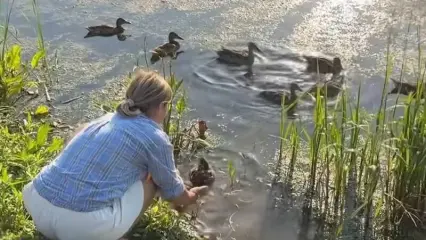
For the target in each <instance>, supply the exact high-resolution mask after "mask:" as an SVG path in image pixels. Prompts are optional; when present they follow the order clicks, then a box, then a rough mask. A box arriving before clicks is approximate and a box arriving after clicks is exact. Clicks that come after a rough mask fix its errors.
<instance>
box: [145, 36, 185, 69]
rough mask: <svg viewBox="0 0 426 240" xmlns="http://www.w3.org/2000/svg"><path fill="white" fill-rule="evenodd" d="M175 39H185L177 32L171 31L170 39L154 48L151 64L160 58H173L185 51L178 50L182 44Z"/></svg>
mask: <svg viewBox="0 0 426 240" xmlns="http://www.w3.org/2000/svg"><path fill="white" fill-rule="evenodd" d="M175 39H180V40H184V39H183V38H181V37H180V36H179V35H178V34H177V33H175V32H170V33H169V41H168V42H166V43H164V44H162V45H160V46H158V47H156V48H154V49H153V50H152V51H151V52H152V56H151V64H154V63H156V62H157V61H158V60H160V58H164V57H166V56H169V57H171V58H173V59H176V58H177V56H178V55H179V54H180V53H182V52H183V51H180V52H178V50H179V48H180V44H179V42H178V41H176V40H175Z"/></svg>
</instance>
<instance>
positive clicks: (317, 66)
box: [303, 56, 343, 74]
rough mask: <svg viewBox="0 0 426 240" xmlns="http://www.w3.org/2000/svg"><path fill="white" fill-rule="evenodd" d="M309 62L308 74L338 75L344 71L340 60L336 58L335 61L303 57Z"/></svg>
mask: <svg viewBox="0 0 426 240" xmlns="http://www.w3.org/2000/svg"><path fill="white" fill-rule="evenodd" d="M303 57H304V58H305V59H306V61H307V62H308V66H307V68H306V71H307V72H319V73H332V74H338V73H340V72H341V71H342V70H343V67H342V62H341V60H340V58H338V57H335V58H333V60H332V61H331V60H329V59H327V58H322V57H311V56H303Z"/></svg>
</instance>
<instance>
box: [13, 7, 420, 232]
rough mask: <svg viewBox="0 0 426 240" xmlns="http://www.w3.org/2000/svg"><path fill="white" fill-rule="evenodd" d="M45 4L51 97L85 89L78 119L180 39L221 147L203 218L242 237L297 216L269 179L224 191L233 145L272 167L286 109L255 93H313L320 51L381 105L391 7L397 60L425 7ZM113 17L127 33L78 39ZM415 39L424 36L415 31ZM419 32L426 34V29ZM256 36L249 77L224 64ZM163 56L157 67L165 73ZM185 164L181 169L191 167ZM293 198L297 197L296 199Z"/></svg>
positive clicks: (27, 39) (185, 65)
mask: <svg viewBox="0 0 426 240" xmlns="http://www.w3.org/2000/svg"><path fill="white" fill-rule="evenodd" d="M24 2H25V1H17V2H16V4H17V6H19V10H20V11H21V12H23V13H24V14H20V11H17V12H16V14H13V15H12V19H11V21H12V24H13V25H14V26H15V27H17V29H18V30H19V33H20V37H21V38H20V40H21V42H23V43H24V44H25V45H28V46H29V47H31V46H34V42H35V37H36V34H35V32H34V30H33V29H34V28H32V27H31V26H32V25H34V23H35V22H36V21H35V20H34V18H33V17H31V16H32V13H31V6H28V5H27V4H25V3H24ZM39 5H40V7H41V11H40V12H41V14H42V19H43V30H44V37H45V40H46V43H47V45H48V46H49V51H50V53H53V51H55V50H57V53H58V57H59V63H58V67H57V70H56V72H55V75H56V77H57V78H58V80H59V83H60V84H59V85H58V86H53V87H52V89H51V94H52V95H53V96H54V97H55V98H56V101H55V102H54V103H56V102H57V103H60V102H61V101H66V100H67V99H72V98H74V97H77V96H80V95H81V93H82V92H84V93H89V94H85V95H84V97H82V98H81V99H79V100H77V101H75V102H72V103H70V104H68V105H59V104H58V105H57V106H56V107H57V109H56V110H57V112H58V113H59V114H61V115H66V116H67V117H66V118H65V119H70V120H71V121H74V122H77V121H79V120H80V119H81V118H82V117H83V116H84V115H90V114H93V113H92V112H91V111H90V110H89V108H88V102H89V101H91V98H90V95H92V94H91V93H93V92H94V91H97V90H99V89H101V88H102V87H104V86H105V85H106V84H107V83H108V82H110V81H118V80H119V79H120V78H121V77H122V76H125V75H126V74H127V73H128V72H129V71H131V70H132V69H133V67H134V65H135V63H136V62H139V63H140V64H145V63H146V64H147V65H150V64H149V59H150V57H151V53H149V51H150V50H153V49H155V48H156V47H157V46H159V45H160V44H163V43H164V42H165V39H166V38H167V34H169V32H170V31H175V32H178V33H179V35H181V36H182V38H184V39H185V41H181V49H179V54H177V58H176V59H174V60H172V63H173V66H172V71H173V72H175V73H176V75H177V76H178V77H179V78H182V79H183V80H184V87H185V88H186V90H187V93H188V103H189V104H190V107H191V110H192V109H194V111H190V112H189V116H188V117H189V118H202V119H205V120H207V122H208V125H209V128H210V131H211V132H212V133H214V134H215V135H220V137H221V138H223V139H224V142H223V143H222V145H221V146H220V147H221V148H220V149H215V150H214V151H213V152H212V153H209V154H207V156H206V159H207V160H208V161H209V162H210V163H211V165H212V166H213V167H214V168H215V170H216V172H217V173H218V175H219V177H218V179H217V182H216V183H215V184H214V186H213V193H214V195H211V196H207V197H206V198H205V199H204V201H205V204H204V206H203V208H202V209H201V210H200V211H201V212H200V214H199V216H200V219H201V220H202V221H204V222H205V223H206V227H205V228H204V229H203V230H204V231H205V232H209V231H210V232H214V233H218V234H220V235H221V236H222V237H223V238H224V239H225V238H226V236H227V235H228V234H230V235H229V236H233V237H236V238H237V239H282V238H283V236H285V239H289V240H292V239H297V231H298V229H299V227H298V225H297V224H298V219H299V212H298V210H297V208H295V209H286V210H280V211H278V210H276V209H274V208H273V207H272V206H273V205H274V199H275V195H273V194H275V193H276V192H277V190H274V191H272V193H270V192H269V188H273V187H274V186H271V187H268V186H265V183H261V182H259V179H256V177H251V176H250V173H248V177H247V179H242V178H241V182H240V183H239V184H237V185H236V186H235V189H233V190H232V189H229V186H228V183H229V179H228V177H227V162H228V160H232V161H234V162H235V164H236V168H237V170H238V172H241V170H242V169H244V165H243V162H242V161H243V160H242V158H241V156H240V155H238V154H237V153H238V152H240V151H242V152H249V151H253V150H252V146H253V144H257V146H258V147H257V148H256V151H253V152H254V153H256V155H257V156H258V158H259V162H260V163H262V164H263V165H265V164H267V163H269V162H271V160H272V159H274V155H275V150H276V149H277V147H278V138H277V135H279V126H278V123H279V121H280V106H277V105H275V104H271V103H268V102H267V101H265V100H264V99H262V98H261V97H259V93H260V92H262V91H273V92H276V91H283V92H284V93H289V89H290V84H291V83H296V84H298V86H300V88H301V89H302V90H303V91H307V90H309V89H310V88H311V87H313V86H315V84H317V83H318V82H325V81H327V80H329V78H330V77H329V76H328V75H317V74H314V73H310V74H308V73H306V71H305V70H306V61H305V59H304V58H303V57H302V55H304V54H306V53H309V54H315V53H314V51H318V52H322V53H328V54H327V55H329V57H334V56H339V57H340V58H341V59H342V64H343V67H344V69H345V70H347V71H345V81H346V83H348V88H349V93H350V97H351V99H350V100H349V103H351V100H352V102H353V97H354V96H355V95H356V93H357V91H358V90H357V89H358V84H361V86H362V88H361V91H362V94H363V95H362V98H361V100H360V104H361V106H363V107H365V108H366V109H367V110H369V111H375V110H376V109H377V108H378V107H379V105H380V94H379V93H380V91H381V86H382V84H383V81H384V80H383V75H384V74H383V73H384V70H383V69H384V63H383V60H384V59H385V58H384V57H383V56H384V52H385V48H386V34H387V29H386V28H387V26H389V25H388V24H389V21H388V19H389V18H390V17H391V13H392V11H393V10H394V8H395V9H396V10H397V13H396V16H399V18H400V19H401V23H391V24H394V25H395V28H396V29H395V36H394V38H395V43H394V45H395V48H394V49H395V55H396V56H397V57H398V55H401V52H400V50H398V49H399V48H398V46H401V44H402V43H403V41H402V40H403V38H404V37H403V34H400V33H401V32H406V29H405V28H404V26H405V24H406V22H404V21H407V19H408V16H409V14H408V12H410V11H409V10H413V14H414V15H416V16H420V17H419V19H420V20H419V21H423V20H422V19H423V18H422V17H421V16H424V12H425V7H424V4H420V3H418V2H417V1H402V2H401V3H400V2H399V1H396V0H395V1H393V0H386V1H379V0H362V1H360V0H352V1H341V0H326V1H322V2H316V1H311V0H289V1H288V0H286V1H282V0H270V1H264V0H253V1H244V0H223V1H193V0H190V1H178V0H167V1H136V0H130V1H126V2H122V3H120V4H117V3H116V1H113V0H71V1H64V0H60V1H58V2H55V1H50V0H40V1H39ZM407 7H410V9H407ZM64 13H67V14H64ZM24 15H25V16H24ZM111 16H125V18H126V19H127V20H129V21H130V22H132V24H131V25H128V27H126V30H125V34H121V35H120V34H117V39H118V40H119V41H116V40H115V39H113V37H111V38H103V37H95V38H87V39H83V37H82V36H84V35H85V34H87V33H86V32H85V31H86V30H85V29H84V27H85V26H86V25H97V24H100V23H101V22H110V21H111ZM33 27H35V25H34V26H33ZM130 36H132V37H130ZM408 37H409V38H410V39H415V38H416V37H417V36H416V34H415V33H413V34H410V35H409V36H408ZM420 38H421V39H424V38H425V31H422V33H421V36H420ZM124 40H125V41H124ZM145 40H146V41H145ZM249 41H252V42H255V43H256V44H257V45H258V47H259V49H260V50H261V51H262V53H255V59H254V64H253V67H252V69H251V70H252V72H253V75H252V76H249V77H248V76H247V75H246V73H247V68H246V67H245V66H229V65H227V64H220V63H219V62H217V60H216V59H217V56H218V55H217V53H216V50H218V49H219V47H220V45H224V46H226V47H229V48H231V49H234V48H235V49H247V42H249ZM411 47H413V48H415V47H416V46H411ZM32 50H34V51H35V49H31V48H30V51H32ZM145 50H146V52H147V54H146V55H145V54H144V52H145ZM413 52H414V51H413ZM182 53H183V54H182ZM318 54H319V55H321V54H320V53H318ZM169 60H170V59H165V61H164V63H165V64H167V62H168V61H169ZM160 62H161V61H160ZM160 62H159V63H156V64H155V65H152V67H153V68H155V69H157V70H160V71H162V64H161V63H160ZM377 64H379V67H377ZM407 66H409V65H408V64H407ZM397 74H399V72H398V69H397V68H396V70H395V75H397ZM374 86H376V87H374ZM300 95H301V93H300V92H299V93H298V96H300ZM391 101H393V100H392V99H389V102H391ZM334 103H335V101H334V99H330V100H329V101H328V104H330V105H333V104H334ZM313 105H314V102H313V101H312V99H311V98H302V99H300V100H299V102H298V106H297V109H296V113H297V114H298V116H297V118H296V119H294V120H293V121H295V122H296V123H297V124H301V125H303V126H304V127H306V128H307V130H308V132H309V131H310V130H311V128H312V125H311V122H312V113H313ZM224 148H226V149H229V150H224ZM188 164H189V163H188ZM180 168H181V172H182V173H183V174H184V176H186V174H187V171H188V170H189V168H188V167H187V165H183V166H181V167H180ZM247 170H253V169H252V167H247ZM249 172H250V171H249ZM264 178H265V179H267V176H264ZM297 202H300V199H295V203H297ZM269 209H272V210H269ZM234 230H235V231H234Z"/></svg>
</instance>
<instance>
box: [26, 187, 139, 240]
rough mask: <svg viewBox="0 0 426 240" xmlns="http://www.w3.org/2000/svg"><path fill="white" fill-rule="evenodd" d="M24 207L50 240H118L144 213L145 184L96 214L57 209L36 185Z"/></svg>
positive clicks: (27, 188) (29, 189)
mask: <svg viewBox="0 0 426 240" xmlns="http://www.w3.org/2000/svg"><path fill="white" fill-rule="evenodd" d="M22 195H23V200H24V206H25V208H26V209H27V211H28V213H29V214H30V215H31V217H32V219H33V221H34V224H35V226H36V229H37V231H39V232H41V233H42V234H43V235H44V236H45V237H47V238H49V239H59V240H75V239H85V240H101V239H102V240H117V239H119V238H121V237H123V235H124V234H125V233H126V232H127V231H128V230H129V229H130V227H131V226H132V224H133V223H134V221H135V220H136V219H137V217H138V216H139V214H140V212H141V211H142V206H143V199H144V190H143V185H142V182H141V181H137V182H136V183H135V184H133V185H132V186H131V187H130V188H129V189H128V190H127V192H126V193H125V194H124V196H123V197H122V198H121V199H116V200H114V203H113V206H112V207H107V208H104V209H101V210H97V211H93V212H75V211H71V210H68V209H64V208H60V207H57V206H54V205H53V204H51V203H50V202H48V201H47V200H46V199H44V198H43V197H41V196H40V195H39V194H38V192H37V191H36V189H35V188H34V186H33V184H32V182H30V183H28V184H27V185H25V187H24V189H23V190H22Z"/></svg>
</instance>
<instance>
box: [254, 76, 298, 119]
mask: <svg viewBox="0 0 426 240" xmlns="http://www.w3.org/2000/svg"><path fill="white" fill-rule="evenodd" d="M296 91H303V90H302V89H301V88H300V87H299V85H297V83H291V84H290V96H288V95H284V94H283V93H281V92H278V91H261V92H260V93H259V96H260V97H262V98H263V99H265V100H267V101H269V102H271V103H273V104H276V105H281V101H282V98H283V97H284V105H286V106H288V105H292V106H291V107H290V108H288V110H287V113H288V114H289V115H292V114H293V113H294V110H295V108H296V106H297V104H293V103H294V102H295V101H296V100H297V95H296Z"/></svg>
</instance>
